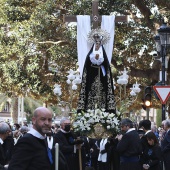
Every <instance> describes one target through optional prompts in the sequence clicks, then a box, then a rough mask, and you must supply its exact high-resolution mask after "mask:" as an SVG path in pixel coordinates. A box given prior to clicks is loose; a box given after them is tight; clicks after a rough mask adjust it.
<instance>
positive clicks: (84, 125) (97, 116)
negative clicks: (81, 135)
mask: <svg viewBox="0 0 170 170" xmlns="http://www.w3.org/2000/svg"><path fill="white" fill-rule="evenodd" d="M119 121H120V120H119V119H118V117H117V115H116V114H114V113H109V112H106V111H105V109H101V110H100V109H95V110H87V112H81V113H78V114H77V115H76V117H75V119H74V123H73V128H74V130H75V131H85V132H89V133H90V132H92V131H93V130H94V129H93V128H94V125H95V124H97V123H100V124H101V125H102V126H103V127H104V129H105V130H106V131H118V129H119Z"/></svg>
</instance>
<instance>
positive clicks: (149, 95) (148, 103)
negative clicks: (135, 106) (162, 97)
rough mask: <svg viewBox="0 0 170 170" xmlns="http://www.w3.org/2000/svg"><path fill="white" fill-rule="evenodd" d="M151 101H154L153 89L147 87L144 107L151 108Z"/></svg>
mask: <svg viewBox="0 0 170 170" xmlns="http://www.w3.org/2000/svg"><path fill="white" fill-rule="evenodd" d="M151 99H152V87H151V86H147V87H146V88H145V96H144V105H145V106H146V107H150V106H151Z"/></svg>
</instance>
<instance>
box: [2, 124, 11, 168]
mask: <svg viewBox="0 0 170 170" xmlns="http://www.w3.org/2000/svg"><path fill="white" fill-rule="evenodd" d="M10 132H11V129H10V127H9V125H8V124H7V123H5V122H0V170H4V169H5V167H6V166H5V164H6V163H7V162H6V155H5V153H4V149H3V143H4V141H5V139H6V138H7V137H8V135H9V133H10Z"/></svg>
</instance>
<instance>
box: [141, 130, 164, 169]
mask: <svg viewBox="0 0 170 170" xmlns="http://www.w3.org/2000/svg"><path fill="white" fill-rule="evenodd" d="M146 138H147V141H148V144H149V147H148V148H146V150H144V152H145V154H144V155H145V157H143V169H149V170H161V169H162V164H161V162H162V161H161V159H162V154H161V147H160V146H159V142H158V139H157V137H156V135H155V134H154V132H149V133H147V135H146Z"/></svg>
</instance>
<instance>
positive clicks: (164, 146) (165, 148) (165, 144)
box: [161, 119, 170, 170]
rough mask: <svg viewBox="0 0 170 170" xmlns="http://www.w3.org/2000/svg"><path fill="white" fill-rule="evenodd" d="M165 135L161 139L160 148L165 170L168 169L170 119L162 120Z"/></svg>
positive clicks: (169, 164)
mask: <svg viewBox="0 0 170 170" xmlns="http://www.w3.org/2000/svg"><path fill="white" fill-rule="evenodd" d="M164 130H165V131H166V134H165V137H164V138H163V139H162V141H161V150H162V153H163V162H164V166H165V170H170V120H169V119H168V120H165V121H164Z"/></svg>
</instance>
